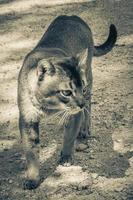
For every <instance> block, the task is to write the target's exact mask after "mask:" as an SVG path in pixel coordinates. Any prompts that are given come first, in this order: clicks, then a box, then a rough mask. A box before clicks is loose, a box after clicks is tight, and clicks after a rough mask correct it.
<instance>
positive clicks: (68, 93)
mask: <svg viewBox="0 0 133 200" xmlns="http://www.w3.org/2000/svg"><path fill="white" fill-rule="evenodd" d="M60 94H61V95H62V96H63V97H70V96H71V95H72V91H71V90H61V91H60Z"/></svg>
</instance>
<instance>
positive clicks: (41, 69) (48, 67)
mask: <svg viewBox="0 0 133 200" xmlns="http://www.w3.org/2000/svg"><path fill="white" fill-rule="evenodd" d="M45 73H48V74H49V75H51V76H52V75H54V74H55V67H54V65H53V64H52V63H51V62H50V61H49V60H46V59H42V60H40V61H39V62H38V66H37V75H38V80H39V81H42V80H43V78H44V75H45Z"/></svg>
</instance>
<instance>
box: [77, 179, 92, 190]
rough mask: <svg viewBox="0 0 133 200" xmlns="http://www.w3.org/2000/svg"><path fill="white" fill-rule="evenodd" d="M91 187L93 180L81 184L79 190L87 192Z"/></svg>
mask: <svg viewBox="0 0 133 200" xmlns="http://www.w3.org/2000/svg"><path fill="white" fill-rule="evenodd" d="M91 185H92V178H87V179H86V180H84V181H82V182H81V183H79V185H78V186H77V190H79V191H81V190H87V189H88V188H90V187H91Z"/></svg>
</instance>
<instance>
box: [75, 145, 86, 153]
mask: <svg viewBox="0 0 133 200" xmlns="http://www.w3.org/2000/svg"><path fill="white" fill-rule="evenodd" d="M87 148H88V146H87V145H86V144H78V145H77V147H76V151H84V150H85V149H87Z"/></svg>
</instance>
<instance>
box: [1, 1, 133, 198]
mask: <svg viewBox="0 0 133 200" xmlns="http://www.w3.org/2000/svg"><path fill="white" fill-rule="evenodd" d="M25 2H26V1H20V0H19V1H15V0H6V1H3V0H1V1H0V52H1V53H0V64H1V70H0V86H1V87H0V139H1V140H0V163H1V165H0V199H1V200H22V199H25V200H29V199H33V200H39V199H40V200H42V199H44V200H45V199H48V200H55V199H60V200H63V199H67V200H73V199H78V200H86V199H87V200H107V199H109V200H113V199H116V200H131V199H133V181H132V180H133V157H132V156H133V136H132V133H133V118H132V111H133V92H132V91H133V70H132V55H133V52H132V47H133V44H132V41H133V33H132V30H133V26H132V8H133V3H132V0H129V1H128V2H127V1H123V0H122V1H115V0H112V1H109V0H108V1H104V2H103V1H100V0H99V1H97V2H95V1H94V2H85V1H82V2H81V1H80V3H72V4H63V5H62V4H60V1H58V4H60V5H54V6H53V5H52V6H51V5H50V3H49V4H47V5H46V4H45V3H44V1H41V0H38V1H34V3H33V1H31V0H30V1H28V3H26V4H25ZM49 2H50V1H49ZM51 2H54V3H55V1H51ZM56 3H57V2H56ZM17 6H18V7H17ZM60 14H70V15H71V14H76V15H79V16H80V17H82V18H83V19H84V20H85V21H86V22H87V23H88V24H90V26H91V28H92V31H93V32H94V39H95V42H96V43H101V42H102V41H104V40H105V38H106V35H107V34H108V25H109V24H110V23H115V24H116V26H117V28H118V34H119V37H118V41H117V45H116V47H115V48H114V49H113V51H112V52H111V53H110V54H108V55H106V56H104V57H101V58H94V60H93V75H94V86H93V100H92V130H93V133H92V134H93V136H94V139H93V140H92V141H90V142H89V145H90V148H89V149H88V150H86V151H85V152H76V153H75V166H72V167H70V168H65V167H61V166H57V158H58V154H59V151H60V148H61V142H62V139H61V138H60V137H61V135H62V133H61V131H60V132H58V133H56V134H55V133H54V127H55V125H56V122H55V123H53V124H49V125H47V126H46V127H45V126H43V125H42V126H41V130H42V131H41V132H42V134H41V137H42V143H41V174H42V178H43V180H44V181H43V182H42V184H41V185H40V187H39V188H37V189H36V190H33V191H24V190H23V189H22V188H21V183H22V178H23V176H24V167H25V161H24V158H23V155H22V152H21V148H20V145H19V131H18V125H17V121H18V108H17V102H16V98H17V76H18V72H19V70H20V67H21V65H22V61H23V59H24V56H25V55H26V53H28V52H29V51H30V50H31V49H32V48H33V47H34V45H35V44H36V43H37V42H38V40H39V39H40V37H41V35H42V34H43V32H44V30H45V29H46V28H47V26H48V25H49V23H50V22H51V20H52V19H53V18H55V16H57V15H60ZM45 130H47V131H45ZM43 138H44V140H43Z"/></svg>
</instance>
